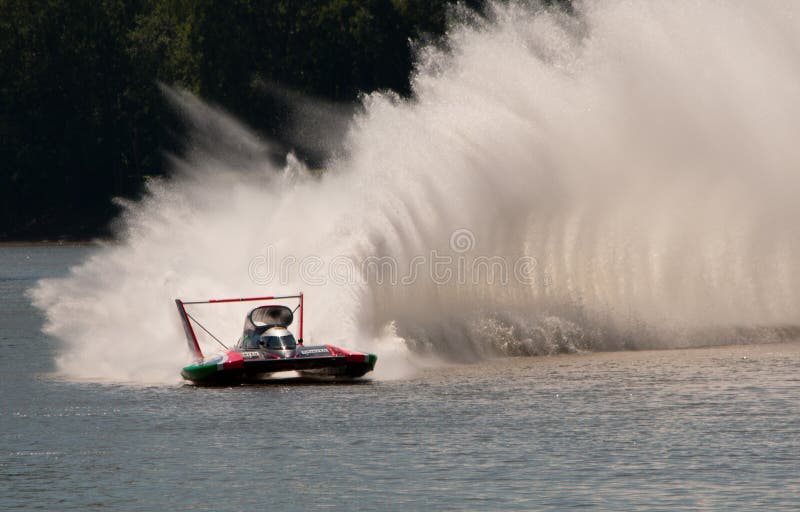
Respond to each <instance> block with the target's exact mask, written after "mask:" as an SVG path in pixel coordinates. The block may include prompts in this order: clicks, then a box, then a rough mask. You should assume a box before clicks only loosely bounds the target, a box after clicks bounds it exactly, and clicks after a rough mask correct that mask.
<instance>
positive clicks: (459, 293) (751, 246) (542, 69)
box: [32, 0, 800, 381]
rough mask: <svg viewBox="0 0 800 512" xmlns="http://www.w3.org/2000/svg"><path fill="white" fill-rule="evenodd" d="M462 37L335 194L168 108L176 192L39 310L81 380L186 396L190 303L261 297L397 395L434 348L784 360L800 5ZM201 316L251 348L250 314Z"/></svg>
mask: <svg viewBox="0 0 800 512" xmlns="http://www.w3.org/2000/svg"><path fill="white" fill-rule="evenodd" d="M462 14H463V13H462ZM462 17H463V18H464V19H461V20H453V21H452V24H451V27H450V29H449V31H448V35H447V39H446V40H445V41H444V42H443V43H442V44H440V45H437V46H430V47H426V48H421V49H420V50H419V55H418V60H417V62H418V64H417V69H416V71H415V73H414V75H413V77H412V88H413V96H412V98H410V99H402V98H399V97H397V96H395V95H393V94H391V93H373V94H370V95H368V96H366V97H365V98H364V99H363V108H362V109H361V110H360V112H359V113H358V114H356V115H355V116H354V117H353V119H352V121H351V122H350V128H349V132H348V134H347V136H346V138H345V142H344V147H343V148H342V149H341V151H340V152H339V153H338V156H337V157H336V158H332V159H331V160H330V161H329V162H328V164H327V165H326V168H325V169H324V172H323V173H322V176H321V177H319V176H316V174H315V173H309V171H308V170H307V169H306V168H305V167H304V165H303V164H302V163H300V162H299V161H298V160H297V159H296V158H294V157H292V156H291V155H290V156H289V158H288V159H287V164H286V165H285V167H284V168H280V169H279V168H276V166H275V165H274V164H273V163H271V162H273V159H271V158H269V153H270V148H269V146H268V144H266V143H265V142H263V141H261V140H259V139H258V137H256V136H255V135H253V134H252V132H251V131H249V130H247V129H246V128H244V127H243V126H242V125H241V124H239V123H238V122H236V120H234V119H232V118H230V117H229V116H227V115H226V114H224V113H223V112H221V111H220V110H218V109H216V108H213V107H209V106H207V105H205V104H203V103H202V102H200V101H199V100H197V99H195V98H193V97H192V96H190V95H188V94H186V93H183V92H178V91H173V90H169V89H168V90H167V95H168V96H170V97H171V99H172V100H173V101H174V102H175V103H176V104H178V105H179V106H180V107H181V110H182V111H183V112H184V115H185V117H186V119H187V120H188V121H189V122H188V124H189V125H190V126H191V127H192V128H193V129H192V132H191V134H190V137H189V140H190V141H191V143H190V145H189V146H190V147H189V148H188V149H187V152H186V154H185V155H183V156H182V157H180V158H175V162H174V165H175V169H176V172H175V173H174V174H173V177H172V178H170V179H166V180H162V181H157V182H154V183H152V184H150V186H149V188H148V193H147V195H146V197H145V198H144V199H143V200H142V201H141V202H138V203H130V204H127V205H126V206H125V213H124V215H123V220H122V225H123V228H122V231H121V233H120V236H119V238H120V241H119V242H118V243H114V244H109V245H107V246H104V247H101V248H99V249H98V250H97V251H96V252H95V254H94V255H93V256H91V257H90V258H89V259H88V260H87V261H86V262H85V263H84V264H82V265H80V266H78V267H76V268H74V269H72V271H71V273H70V275H69V276H68V277H66V278H63V279H55V280H45V281H42V282H40V283H39V284H38V286H37V287H36V288H35V289H34V290H33V292H32V294H33V297H34V302H35V304H36V305H37V306H38V307H39V308H41V309H42V310H43V311H45V312H46V316H47V323H46V326H45V330H46V332H47V333H49V334H51V335H53V336H55V337H57V338H59V339H61V340H62V342H63V346H62V350H61V355H60V356H59V359H58V368H59V370H60V371H61V372H62V373H64V374H65V375H67V376H72V377H82V378H113V379H119V380H152V381H168V380H175V379H176V378H177V377H176V376H177V371H178V368H179V367H180V366H181V365H182V364H183V363H185V362H186V360H187V358H188V353H187V351H186V348H185V343H184V342H183V338H182V336H183V334H182V332H181V327H180V322H179V319H178V317H177V315H176V314H175V311H174V305H173V304H172V300H173V299H174V298H175V297H188V298H192V297H201V298H205V297H210V296H213V295H220V296H223V295H247V294H252V295H258V294H263V293H264V292H265V291H269V293H270V294H273V293H274V294H280V293H291V292H296V291H297V290H301V289H302V290H303V291H305V292H306V299H307V308H308V317H307V322H308V323H307V324H306V325H307V329H308V331H309V335H310V337H311V338H312V339H313V340H314V342H315V343H316V342H323V343H324V342H329V343H334V344H341V345H343V346H351V347H353V348H356V349H367V350H370V351H373V352H377V353H378V354H379V356H380V357H381V361H380V363H379V364H378V366H377V367H376V372H377V376H378V377H380V376H381V372H384V373H383V375H384V376H385V375H387V374H388V373H392V372H393V373H394V374H397V373H402V371H403V368H405V366H404V365H406V364H413V362H414V354H416V353H418V352H420V351H430V352H433V353H435V354H437V355H439V356H440V357H441V358H442V359H445V360H446V359H450V358H458V359H465V358H467V359H469V358H473V359H474V358H480V357H484V356H492V355H497V354H512V355H515V354H540V353H551V352H554V351H568V350H578V349H615V348H641V347H672V346H687V345H696V344H709V343H721V342H742V341H766V340H769V339H772V338H771V337H772V336H776V335H780V334H781V333H784V334H785V333H786V332H789V331H791V329H789V328H788V327H787V328H784V326H794V325H800V311H799V310H798V298H799V297H798V293H800V292H798V290H800V269H799V268H798V265H800V264H799V263H798V262H800V228H799V227H798V221H797V219H798V218H800V203H799V202H798V201H797V200H796V194H797V191H798V190H800V145H798V144H797V143H796V142H795V140H794V139H795V136H796V133H797V120H798V119H800V30H797V26H798V21H800V4H798V3H797V2H795V1H788V0H787V1H778V0H775V1H765V2H758V3H756V2H721V1H720V2H716V1H710V2H709V1H697V0H676V1H672V2H655V1H653V2H627V1H602V2H600V1H597V2H594V1H585V2H580V3H578V4H577V5H576V7H575V9H574V12H572V13H570V14H566V13H563V12H561V11H558V10H552V9H548V8H544V7H541V6H539V5H536V4H529V3H524V4H521V3H513V2H512V3H510V4H505V3H504V4H490V5H489V6H488V8H487V13H486V15H485V16H483V17H477V16H466V15H463V16H462ZM312 174H314V175H312ZM254 262H256V263H257V264H256V265H254ZM304 265H305V267H303V266H304ZM347 265H351V266H352V268H349V269H347V268H344V267H347ZM312 267H313V268H312ZM343 268H344V271H345V273H347V272H352V276H355V279H352V280H350V281H348V282H347V283H343V282H342V279H341V277H342V275H343V274H342V270H343ZM447 271H449V274H448V272H447ZM381 272H383V274H381ZM386 272H388V273H389V275H388V276H387V275H386ZM437 272H438V273H437ZM504 272H505V273H504ZM379 274H380V275H379ZM348 275H349V274H348ZM352 276H351V277H352ZM448 276H449V277H448ZM504 276H505V277H504ZM203 314H204V315H206V316H205V318H204V320H206V321H207V323H209V324H215V325H216V326H217V331H216V332H220V333H222V334H223V335H224V336H227V337H228V338H229V339H230V338H235V337H236V336H237V335H238V330H239V328H240V324H241V321H242V318H243V316H242V315H243V312H236V313H235V314H233V313H232V312H231V311H225V310H213V311H211V310H204V311H203ZM307 337H309V336H307ZM387 372H388V373H387Z"/></svg>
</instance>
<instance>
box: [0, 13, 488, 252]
mask: <svg viewBox="0 0 800 512" xmlns="http://www.w3.org/2000/svg"><path fill="white" fill-rule="evenodd" d="M453 3H454V1H453V0H0V109H1V110H0V166H2V168H1V169H0V204H1V205H2V206H0V208H1V209H0V214H1V216H0V239H6V240H8V239H17V240H23V239H44V238H49V239H59V238H62V239H63V238H68V239H69V238H77V239H80V238H90V237H93V236H98V235H104V234H106V233H107V229H108V222H109V220H110V219H111V218H112V217H113V216H114V215H115V213H116V211H115V208H116V207H115V206H114V204H113V203H112V201H111V198H113V197H136V196H137V195H138V194H140V193H141V192H142V190H143V183H144V182H145V180H146V179H147V177H149V176H157V175H161V174H163V173H164V172H165V162H164V156H163V155H164V152H165V151H169V150H172V149H174V147H175V145H176V144H177V142H176V140H175V139H176V137H175V136H174V135H173V134H174V133H176V131H179V129H178V128H177V124H176V123H177V120H176V119H175V118H174V117H175V116H174V113H173V112H172V111H171V109H170V107H169V106H168V105H167V103H166V102H165V100H164V97H163V95H162V93H161V92H160V90H159V88H158V83H159V82H162V83H165V84H170V85H178V86H180V87H183V88H185V89H187V90H189V91H191V92H193V93H195V94H197V95H198V96H200V97H202V98H203V99H205V100H209V101H211V102H214V103H216V104H218V105H221V106H223V107H224V108H225V109H227V110H228V111H230V112H232V113H233V114H234V115H236V116H238V117H240V118H243V119H244V120H245V121H246V122H247V123H248V124H249V125H250V126H252V127H254V128H255V129H256V130H257V131H259V132H261V133H262V134H263V135H266V136H268V137H271V138H275V137H277V138H280V128H281V123H282V122H283V118H282V117H281V116H282V111H281V105H280V104H279V102H276V100H275V98H274V97H273V96H272V95H270V94H269V93H268V92H269V89H270V87H272V86H274V85H275V84H278V85H280V86H281V87H285V88H287V89H289V90H292V91H297V92H299V93H303V94H308V95H311V96H314V97H318V98H322V99H325V100H328V101H333V102H344V103H347V102H353V101H354V100H355V99H356V98H357V95H358V93H359V92H369V91H373V90H378V89H391V90H394V91H397V92H398V93H399V94H408V92H409V82H408V77H409V73H410V71H411V67H412V58H413V55H412V50H411V47H410V45H409V40H420V39H424V38H429V37H431V38H435V37H438V36H440V35H441V34H442V33H443V32H444V30H445V28H446V16H447V11H448V8H449V6H450V5H451V4H453ZM461 3H462V4H463V3H466V4H467V5H468V6H470V7H473V8H480V4H481V1H480V0H473V1H467V2H464V1H462V2H461Z"/></svg>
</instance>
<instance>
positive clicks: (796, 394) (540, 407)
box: [0, 246, 800, 511]
mask: <svg viewBox="0 0 800 512" xmlns="http://www.w3.org/2000/svg"><path fill="white" fill-rule="evenodd" d="M88 251H89V249H88V248H86V247H61V246H35V247H34V246H20V247H3V248H0V288H1V291H2V293H1V294H0V295H1V296H0V347H2V351H3V358H2V361H1V362H0V365H2V367H0V385H1V386H2V393H0V510H59V511H60V510H142V511H151V510H274V511H281V510H565V509H573V508H583V509H589V510H676V509H682V510H689V509H691V510H798V509H799V508H800V469H798V468H800V378H799V377H798V369H800V344H798V343H782V344H773V345H758V346H755V345H750V346H747V345H741V346H725V347H715V348H697V349H682V350H665V351H637V352H602V353H580V354H573V355H563V356H553V357H538V358H536V357H533V358H528V357H525V358H503V359H496V360H490V361H486V362H484V363H482V364H474V365H452V366H448V365H444V366H440V367H437V368H429V369H426V370H421V371H419V372H418V373H416V374H414V375H411V376H408V377H406V378H403V379H400V380H385V381H377V380H373V381H366V382H363V383H360V384H350V385H308V384H304V385H301V384H300V383H297V382H293V381H291V380H288V381H281V382H278V383H275V384H271V385H263V386H248V387H238V388H230V389H199V388H194V387H191V386H187V385H162V386H132V385H123V384H115V383H95V382H76V381H68V380H64V379H63V378H60V377H59V376H58V375H55V374H54V373H53V372H54V368H55V365H54V358H55V356H56V354H58V351H59V345H58V342H57V341H56V340H54V339H52V338H49V337H47V336H45V335H43V334H41V332H40V327H41V324H42V321H43V319H42V317H41V314H40V313H39V312H38V311H37V310H36V309H34V308H33V307H32V306H31V305H30V301H29V299H28V298H27V297H26V296H25V290H26V289H28V288H30V287H31V286H33V285H34V284H35V283H36V281H37V280H38V279H40V278H43V277H53V276H59V275H62V274H65V273H66V272H67V270H68V268H69V266H70V265H73V264H76V263H78V262H80V261H81V260H83V259H84V258H85V256H86V255H87V253H88ZM130 314H132V315H135V314H136V312H135V311H131V312H130ZM142 320H143V321H146V319H142ZM176 343H183V341H182V340H176ZM107 347H108V348H107V349H108V350H114V336H113V333H109V337H108V340H107ZM379 356H380V354H379ZM153 357H154V358H156V357H158V354H153ZM380 363H381V361H380V360H379V362H378V364H380ZM177 371H178V368H176V372H177Z"/></svg>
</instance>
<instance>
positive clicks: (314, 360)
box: [175, 293, 377, 385]
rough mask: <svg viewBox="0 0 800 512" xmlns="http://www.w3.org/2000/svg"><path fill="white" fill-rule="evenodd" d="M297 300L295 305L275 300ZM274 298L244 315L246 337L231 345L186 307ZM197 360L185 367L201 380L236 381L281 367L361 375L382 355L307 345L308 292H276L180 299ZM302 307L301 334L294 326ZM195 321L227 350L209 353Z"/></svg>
mask: <svg viewBox="0 0 800 512" xmlns="http://www.w3.org/2000/svg"><path fill="white" fill-rule="evenodd" d="M284 300H297V301H298V304H297V306H296V307H295V308H294V309H291V308H289V307H288V306H285V305H282V304H274V301H284ZM256 301H258V302H262V303H264V302H273V304H263V305H260V306H258V307H256V308H254V309H251V310H250V311H249V312H248V313H247V315H246V316H245V320H244V330H243V332H242V336H241V338H239V340H238V341H237V342H236V344H235V345H234V346H233V347H230V348H229V347H227V346H225V344H223V343H222V342H221V341H220V340H219V338H217V337H216V336H214V335H213V334H212V333H211V332H210V331H208V330H207V329H206V328H205V327H204V326H203V325H202V324H200V323H199V322H198V321H197V320H196V319H195V318H194V317H193V316H191V315H190V314H189V313H188V312H187V310H186V306H190V305H199V304H223V303H231V302H256ZM175 304H176V305H177V307H178V313H179V314H180V317H181V321H182V323H183V328H184V331H185V333H186V339H187V342H188V344H189V349H190V350H191V352H192V354H193V355H194V362H193V363H192V364H190V365H188V366H185V367H184V368H183V370H182V371H181V375H182V376H183V378H184V379H186V380H188V381H191V382H192V383H194V384H197V385H236V384H241V383H247V382H256V381H262V380H265V379H269V378H270V377H272V376H274V375H275V374H277V373H280V372H290V371H294V372H298V373H299V374H300V375H301V376H303V377H313V378H327V379H356V378H359V377H362V376H364V375H365V374H366V373H368V372H370V371H372V370H373V368H374V367H375V362H376V361H377V356H376V355H375V354H367V353H363V352H356V351H351V350H346V349H343V348H340V347H336V346H334V345H306V344H305V343H304V340H303V294H302V293H299V294H297V295H284V296H274V297H243V298H233V299H209V300H193V301H184V300H181V299H175ZM298 311H299V320H298V333H297V334H298V336H297V338H295V336H294V334H293V333H292V332H291V331H290V330H289V326H290V325H292V323H293V321H294V316H295V312H298ZM195 326H197V327H200V328H201V329H202V330H203V331H205V332H206V333H207V334H208V335H210V336H211V337H212V338H214V340H216V341H217V342H218V343H219V344H220V345H222V346H223V347H224V348H225V350H224V351H223V352H219V353H214V354H211V355H208V356H204V355H203V352H202V350H201V349H200V343H199V342H198V340H197V335H196V333H195Z"/></svg>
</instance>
